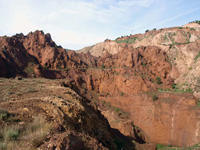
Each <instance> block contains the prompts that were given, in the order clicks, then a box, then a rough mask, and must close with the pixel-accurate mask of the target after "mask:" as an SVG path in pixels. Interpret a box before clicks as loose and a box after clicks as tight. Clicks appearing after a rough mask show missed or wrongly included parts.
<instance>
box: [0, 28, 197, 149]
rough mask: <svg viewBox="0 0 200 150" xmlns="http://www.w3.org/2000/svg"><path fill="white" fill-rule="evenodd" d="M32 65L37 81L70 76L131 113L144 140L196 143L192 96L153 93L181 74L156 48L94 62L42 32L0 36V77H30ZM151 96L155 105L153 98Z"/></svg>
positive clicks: (129, 48) (128, 49)
mask: <svg viewBox="0 0 200 150" xmlns="http://www.w3.org/2000/svg"><path fill="white" fill-rule="evenodd" d="M138 36H140V35H138ZM115 46H116V45H115ZM30 62H31V63H32V64H33V65H32V67H33V74H34V76H35V77H45V78H51V79H60V78H70V79H71V82H73V83H75V84H76V86H77V87H79V88H87V90H89V91H95V92H97V93H99V94H100V97H99V99H100V100H104V101H107V102H110V103H111V104H112V105H113V106H115V107H118V108H120V109H122V110H124V111H125V112H128V113H130V119H131V120H132V121H133V122H134V124H135V126H137V127H139V128H140V129H141V133H142V134H143V135H142V137H144V139H145V141H146V142H153V143H161V144H172V145H178V146H188V145H192V144H196V143H198V142H199V141H200V136H199V128H200V123H199V113H200V110H199V108H197V106H196V100H195V98H194V97H192V94H180V93H172V92H168V93H164V94H163V93H159V92H158V91H157V89H158V88H162V89H167V88H169V89H171V87H172V84H173V83H174V79H175V77H177V76H179V72H178V71H176V68H175V67H174V66H172V65H171V64H170V63H169V61H168V56H167V55H166V53H165V52H164V51H162V49H160V48H158V47H155V46H147V47H140V48H133V47H132V46H128V45H127V46H124V49H123V50H122V51H120V52H119V53H117V54H114V55H111V54H109V53H104V55H103V56H102V57H99V58H97V57H94V56H92V55H91V54H90V53H86V54H84V53H79V54H77V53H76V52H75V51H66V50H65V49H63V48H62V47H60V46H57V45H56V44H55V42H53V40H52V39H51V36H50V34H44V33H43V32H42V31H36V32H34V33H32V32H31V33H29V34H28V35H27V36H24V35H22V34H18V35H16V36H13V37H10V38H9V37H0V68H1V72H0V76H6V77H12V76H16V75H23V76H28V75H27V74H26V72H25V70H26V68H27V66H29V64H30ZM28 77H29V76H28ZM157 78H160V83H157V82H158V81H157ZM153 92H155V93H156V94H157V96H158V100H157V101H153V100H152V93H153ZM108 116H109V115H108ZM108 119H109V117H108ZM121 125H122V124H120V125H116V124H113V126H114V127H117V128H118V129H119V130H121V132H122V133H124V134H126V136H133V134H134V131H131V129H132V128H131V126H130V124H128V125H127V124H124V125H123V126H121ZM125 126H128V127H129V129H127V130H126V128H125ZM129 133H130V135H129Z"/></svg>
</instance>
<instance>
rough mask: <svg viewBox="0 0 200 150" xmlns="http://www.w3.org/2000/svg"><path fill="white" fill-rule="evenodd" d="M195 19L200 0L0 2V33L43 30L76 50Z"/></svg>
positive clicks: (199, 11) (57, 40) (0, 0)
mask: <svg viewBox="0 0 200 150" xmlns="http://www.w3.org/2000/svg"><path fill="white" fill-rule="evenodd" d="M194 20H200V0H0V36H3V35H7V36H12V35H15V34H16V33H23V34H25V35H26V34H28V33H29V32H31V31H35V30H43V31H44V32H45V33H50V34H51V36H52V39H53V40H54V41H55V42H56V44H57V45H61V46H62V47H64V48H67V49H73V50H78V49H81V48H83V47H85V46H91V45H94V44H96V43H98V42H103V41H104V40H105V39H107V38H108V39H112V40H114V39H116V38H117V37H120V36H124V35H130V34H136V33H144V32H145V30H147V29H149V30H152V29H153V28H156V29H159V28H165V27H173V26H182V25H184V24H187V23H188V22H191V21H194Z"/></svg>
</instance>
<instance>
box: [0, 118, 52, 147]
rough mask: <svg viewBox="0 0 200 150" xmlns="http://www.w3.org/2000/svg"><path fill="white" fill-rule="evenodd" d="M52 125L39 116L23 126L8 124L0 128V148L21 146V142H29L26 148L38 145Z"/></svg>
mask: <svg viewBox="0 0 200 150" xmlns="http://www.w3.org/2000/svg"><path fill="white" fill-rule="evenodd" d="M51 129H52V125H51V124H49V123H47V122H46V121H45V119H44V118H42V117H41V116H39V117H36V118H34V120H33V122H31V123H28V124H26V125H25V126H19V125H18V124H15V125H9V126H7V127H4V128H1V129H0V149H2V150H4V149H5V150H6V149H15V148H16V147H17V148H23V145H22V144H21V143H22V142H24V141H25V142H27V143H29V144H28V145H30V147H29V148H28V149H33V148H36V147H38V146H40V145H41V144H42V143H43V142H44V140H45V139H46V136H47V135H48V134H49V133H50V131H51Z"/></svg>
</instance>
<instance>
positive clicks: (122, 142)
mask: <svg viewBox="0 0 200 150" xmlns="http://www.w3.org/2000/svg"><path fill="white" fill-rule="evenodd" d="M114 142H115V144H116V145H117V148H118V149H123V147H125V146H126V143H125V142H124V141H122V140H119V139H114Z"/></svg>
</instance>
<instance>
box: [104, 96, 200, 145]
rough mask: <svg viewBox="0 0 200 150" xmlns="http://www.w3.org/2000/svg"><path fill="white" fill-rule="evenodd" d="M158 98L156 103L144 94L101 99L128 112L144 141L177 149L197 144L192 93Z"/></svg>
mask: <svg viewBox="0 0 200 150" xmlns="http://www.w3.org/2000/svg"><path fill="white" fill-rule="evenodd" d="M158 97H159V100H158V101H155V102H154V101H152V98H151V97H150V96H148V95H145V94H142V95H135V96H134V95H132V96H129V95H128V96H126V95H124V96H118V97H117V96H115V97H106V98H105V97H101V100H105V101H107V102H110V103H111V104H112V105H114V106H116V107H118V108H121V109H122V110H124V111H126V112H129V113H130V118H131V120H133V121H134V124H135V126H137V127H139V128H140V129H141V130H142V132H143V134H144V136H145V141H146V142H156V143H161V144H165V145H169V144H172V145H178V146H191V145H193V144H194V143H198V142H199V140H200V136H199V119H200V116H199V113H200V111H199V109H198V106H197V105H196V100H195V99H194V97H193V96H192V95H191V94H188V95H183V94H182V95H180V94H179V95H174V94H161V95H158ZM194 108H195V109H194Z"/></svg>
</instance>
